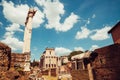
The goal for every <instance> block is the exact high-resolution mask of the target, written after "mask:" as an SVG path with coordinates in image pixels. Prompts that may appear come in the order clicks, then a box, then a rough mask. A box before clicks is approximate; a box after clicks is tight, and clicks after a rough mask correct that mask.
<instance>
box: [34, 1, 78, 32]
mask: <svg viewBox="0 0 120 80" xmlns="http://www.w3.org/2000/svg"><path fill="white" fill-rule="evenodd" d="M35 1H36V3H37V4H38V5H40V6H43V10H44V14H45V15H46V19H47V20H48V23H47V24H46V28H47V29H53V28H54V29H55V30H56V31H62V32H66V31H68V30H70V29H71V28H72V27H73V26H74V24H75V23H77V21H78V18H79V17H78V16H77V15H75V14H74V13H71V14H70V15H69V16H68V17H67V18H66V19H65V20H64V21H63V23H61V22H60V20H61V17H62V15H64V14H65V10H64V5H63V4H62V3H61V2H59V0H56V1H53V2H51V1H45V0H35Z"/></svg>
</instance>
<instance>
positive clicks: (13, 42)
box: [2, 37, 23, 51]
mask: <svg viewBox="0 0 120 80" xmlns="http://www.w3.org/2000/svg"><path fill="white" fill-rule="evenodd" d="M2 42H4V43H6V44H7V45H9V46H10V47H11V48H12V50H13V51H17V50H21V49H22V47H23V42H22V41H20V40H19V39H17V38H15V37H6V38H5V39H4V40H2Z"/></svg>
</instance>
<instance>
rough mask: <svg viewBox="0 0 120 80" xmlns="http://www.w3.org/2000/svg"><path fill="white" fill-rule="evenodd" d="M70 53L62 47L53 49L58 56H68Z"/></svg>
mask: <svg viewBox="0 0 120 80" xmlns="http://www.w3.org/2000/svg"><path fill="white" fill-rule="evenodd" d="M70 52H72V51H71V50H70V49H67V48H64V47H56V48H55V53H56V55H58V56H63V55H68V54H70Z"/></svg>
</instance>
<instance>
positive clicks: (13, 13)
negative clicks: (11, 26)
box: [2, 1, 44, 28]
mask: <svg viewBox="0 0 120 80" xmlns="http://www.w3.org/2000/svg"><path fill="white" fill-rule="evenodd" d="M2 6H3V14H4V17H5V18H6V19H7V20H8V21H10V22H12V23H17V24H20V25H23V26H24V23H25V20H26V17H27V13H28V10H29V6H28V5H26V4H24V5H23V4H21V5H15V4H14V3H13V2H12V1H9V2H7V1H2ZM43 18H44V14H43V13H42V12H41V11H40V10H38V11H37V13H36V15H35V16H34V18H33V28H37V27H40V24H41V23H43Z"/></svg>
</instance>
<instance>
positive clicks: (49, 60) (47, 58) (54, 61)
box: [40, 48, 59, 70]
mask: <svg viewBox="0 0 120 80" xmlns="http://www.w3.org/2000/svg"><path fill="white" fill-rule="evenodd" d="M58 61H59V58H58V57H57V56H56V55H55V50H54V48H46V50H45V51H44V52H43V54H42V56H41V58H40V68H41V69H42V70H45V69H52V68H57V67H58Z"/></svg>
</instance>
